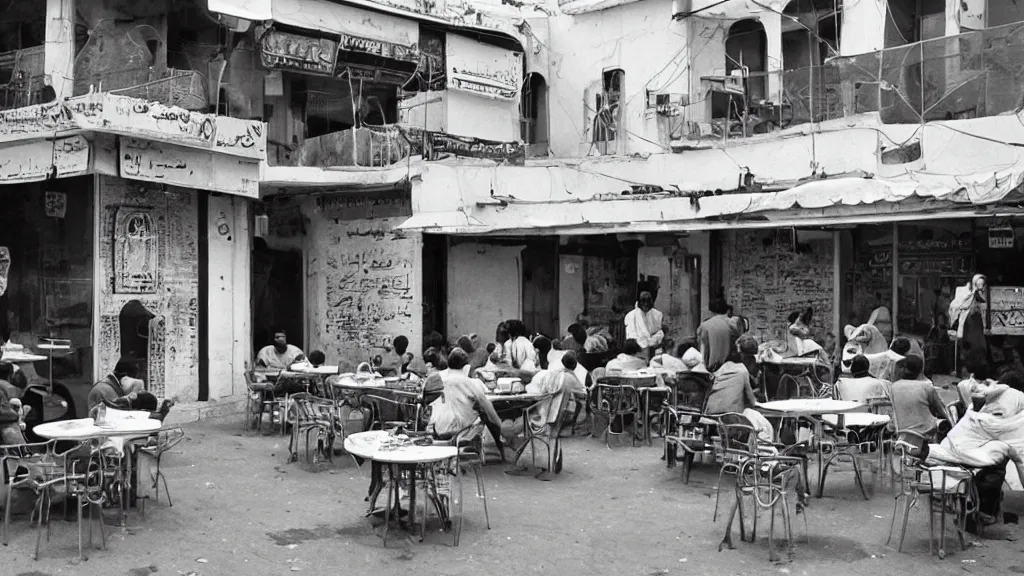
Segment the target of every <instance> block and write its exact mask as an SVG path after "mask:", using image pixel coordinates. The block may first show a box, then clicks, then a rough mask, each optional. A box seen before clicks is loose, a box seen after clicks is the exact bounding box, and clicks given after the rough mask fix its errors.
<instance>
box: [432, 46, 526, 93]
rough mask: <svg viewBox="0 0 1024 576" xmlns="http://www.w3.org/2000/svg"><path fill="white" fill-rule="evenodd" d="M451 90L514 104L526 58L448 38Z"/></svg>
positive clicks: (449, 83) (509, 52)
mask: <svg viewBox="0 0 1024 576" xmlns="http://www.w3.org/2000/svg"><path fill="white" fill-rule="evenodd" d="M445 61H446V64H447V66H448V86H449V87H450V88H452V89H454V90H461V91H463V92H472V93H473V94H477V95H480V96H486V97H488V98H496V99H499V100H514V99H515V98H516V96H517V95H518V94H519V84H520V83H521V82H522V79H523V55H522V54H520V53H518V52H512V51H511V50H503V49H501V48H497V47H494V46H487V45H485V44H481V43H479V42H475V41H473V40H470V39H468V38H461V37H458V36H453V35H450V34H449V35H448V42H447V45H446V46H445Z"/></svg>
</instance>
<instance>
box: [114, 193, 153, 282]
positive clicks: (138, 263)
mask: <svg viewBox="0 0 1024 576" xmlns="http://www.w3.org/2000/svg"><path fill="white" fill-rule="evenodd" d="M158 246H159V231H158V230H157V227H156V223H155V221H154V220H153V215H152V214H151V213H150V212H149V211H147V210H140V209H135V208H127V209H123V210H118V212H117V216H116V220H115V224H114V291H115V292H116V293H118V294H154V293H156V278H157V270H158V268H159V265H160V264H159V253H158V250H157V249H158Z"/></svg>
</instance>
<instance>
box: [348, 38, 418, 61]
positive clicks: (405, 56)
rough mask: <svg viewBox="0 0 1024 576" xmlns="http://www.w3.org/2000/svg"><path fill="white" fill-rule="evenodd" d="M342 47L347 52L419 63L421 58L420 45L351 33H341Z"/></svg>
mask: <svg viewBox="0 0 1024 576" xmlns="http://www.w3.org/2000/svg"><path fill="white" fill-rule="evenodd" d="M340 47H341V49H342V50H345V51H347V52H362V53H364V54H372V55H374V56H380V57H382V58H390V59H392V60H402V61H404V62H412V63H418V62H419V60H420V49H419V46H415V45H414V46H402V45H401V44H395V43H393V42H384V41H382V40H373V39H370V38H361V37H359V36H351V35H349V34H342V35H341V43H340Z"/></svg>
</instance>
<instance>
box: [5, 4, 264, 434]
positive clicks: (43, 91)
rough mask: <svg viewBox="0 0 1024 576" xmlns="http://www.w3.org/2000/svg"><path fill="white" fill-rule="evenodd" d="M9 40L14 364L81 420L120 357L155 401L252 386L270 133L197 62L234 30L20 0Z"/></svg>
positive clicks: (142, 7)
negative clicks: (228, 104)
mask: <svg viewBox="0 0 1024 576" xmlns="http://www.w3.org/2000/svg"><path fill="white" fill-rule="evenodd" d="M202 4H205V2H203V3H202ZM0 30H2V31H3V34H0V36H2V37H3V41H2V46H0V80H2V81H3V82H4V83H3V84H0V95H2V97H3V101H2V102H0V108H2V110H0V166H3V168H2V169H0V194H2V195H3V198H4V210H3V211H2V213H0V220H2V224H0V230H2V232H0V246H3V250H4V251H5V252H6V256H7V259H8V266H7V267H6V268H5V269H4V272H5V280H6V282H5V290H4V291H3V295H2V297H0V300H2V302H3V306H2V307H3V310H2V316H3V320H4V322H3V326H4V334H3V339H4V341H5V342H6V343H7V344H6V345H5V349H4V356H5V358H8V359H12V358H13V359H15V361H18V362H19V365H20V366H21V367H22V369H24V370H25V372H26V374H27V375H29V376H30V379H31V380H33V381H34V383H41V382H42V383H46V384H47V385H49V384H50V383H51V382H52V383H53V390H54V392H55V393H56V394H57V395H58V396H59V397H60V398H61V399H63V400H64V401H65V402H66V403H67V404H68V408H69V410H68V411H69V412H71V413H77V414H78V415H82V414H83V411H84V409H85V404H86V396H87V394H88V391H89V388H90V387H91V385H92V383H93V382H95V381H97V380H99V379H101V378H102V377H103V376H104V375H105V374H108V373H110V372H111V371H112V370H113V368H114V365H115V364H116V363H117V361H118V360H119V359H120V358H126V359H128V360H130V361H131V362H132V363H134V364H135V365H136V367H137V369H138V371H139V373H140V377H142V378H143V379H144V380H145V382H146V384H147V388H148V390H149V391H150V392H152V393H154V394H155V395H156V396H158V397H160V398H168V399H174V400H176V401H178V402H184V403H189V402H204V401H210V400H220V399H224V398H229V397H233V396H235V395H238V394H241V393H243V392H244V391H245V381H244V378H243V373H244V370H245V369H246V366H247V363H248V362H250V358H251V354H250V352H249V349H250V348H251V330H250V306H249V291H250V275H251V274H250V270H251V267H250V252H251V205H252V202H253V201H255V200H257V199H258V198H259V176H260V163H261V162H262V161H264V160H265V158H266V147H267V145H266V125H265V124H264V123H263V122H262V120H261V119H260V115H259V114H256V115H255V116H252V115H249V114H239V115H238V116H237V117H231V116H227V115H225V114H224V112H225V110H224V108H223V107H221V106H220V95H221V93H222V91H219V90H218V87H217V81H216V80H214V81H213V83H212V84H211V83H210V82H209V78H210V77H211V75H210V68H208V67H207V65H208V64H209V65H210V66H211V67H213V66H214V65H213V64H212V63H211V62H208V61H202V60H200V59H190V54H191V53H192V52H195V50H197V49H198V48H197V47H198V46H206V45H207V44H209V45H221V46H227V45H226V44H224V43H223V42H222V41H221V40H220V39H221V38H223V37H226V36H228V35H229V34H230V31H229V30H228V29H227V28H225V27H224V26H223V25H222V24H221V23H219V22H217V21H215V20H214V19H211V18H210V17H209V14H208V12H206V7H205V5H200V4H199V3H195V2H179V3H174V4H173V5H171V4H168V3H164V2H120V1H111V0H104V1H101V0H78V1H77V2H74V1H67V0H64V1H61V0H56V1H47V2H12V3H11V7H10V10H8V11H7V12H5V14H3V15H2V16H0ZM218 112H219V113H218ZM54 342H56V343H57V345H56V346H55V349H54V350H52V352H51V351H50V349H51V347H50V346H48V344H52V343H54ZM23 354H29V355H35V356H37V357H38V356H43V357H46V360H45V361H36V362H32V361H22V360H18V358H19V357H22V355H23ZM51 354H52V357H53V358H52V364H51V360H50V356H51ZM51 365H52V370H51V369H50V366H51ZM47 406H48V407H50V408H52V407H54V404H53V403H50V404H47ZM55 416H57V415H56V414H47V415H46V417H47V418H52V417H55Z"/></svg>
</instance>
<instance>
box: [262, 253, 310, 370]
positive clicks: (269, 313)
mask: <svg viewBox="0 0 1024 576" xmlns="http://www.w3.org/2000/svg"><path fill="white" fill-rule="evenodd" d="M252 256H253V257H252V299H253V307H252V309H253V318H252V329H253V337H252V342H253V347H254V350H253V357H255V355H256V353H257V352H258V351H259V350H260V349H261V348H263V347H264V346H267V345H268V344H270V342H271V340H272V339H273V338H274V335H273V333H272V331H273V330H275V329H281V330H284V331H285V333H286V334H287V335H288V343H289V344H293V345H295V346H298V347H299V348H302V349H303V350H305V348H304V344H305V343H304V342H303V335H304V332H303V326H304V324H305V322H304V319H305V311H304V305H303V300H304V299H303V297H302V296H303V287H302V286H303V284H302V252H299V251H291V250H273V249H271V248H270V247H269V246H268V245H267V242H266V240H264V239H263V238H255V239H254V244H253V255H252Z"/></svg>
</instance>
